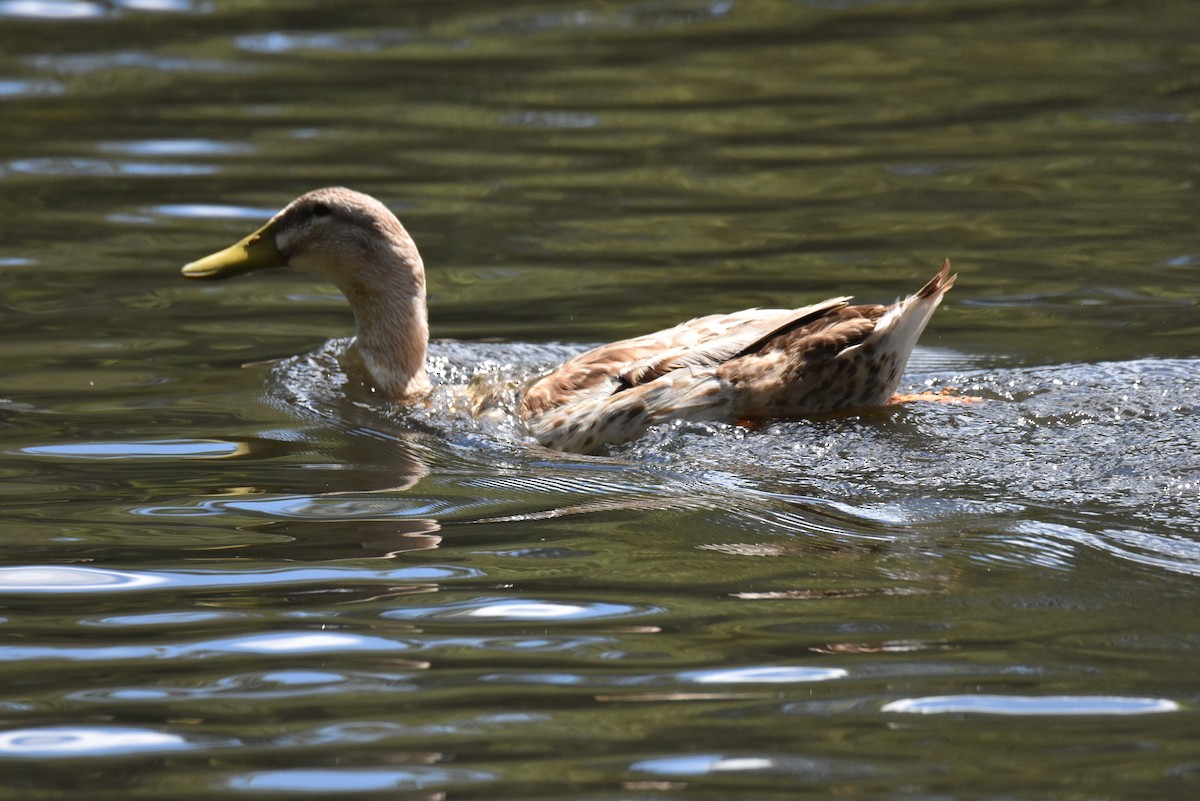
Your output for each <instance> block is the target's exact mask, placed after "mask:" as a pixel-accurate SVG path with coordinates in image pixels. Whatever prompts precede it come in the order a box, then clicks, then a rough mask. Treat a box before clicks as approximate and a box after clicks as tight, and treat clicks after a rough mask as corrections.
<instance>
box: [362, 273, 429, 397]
mask: <svg viewBox="0 0 1200 801" xmlns="http://www.w3.org/2000/svg"><path fill="white" fill-rule="evenodd" d="M394 259H395V261H397V262H399V263H396V264H392V265H381V266H385V267H388V268H389V269H382V270H377V271H373V272H372V274H370V275H369V276H365V278H366V279H367V280H363V281H356V282H354V283H352V284H350V285H348V286H342V287H340V289H341V290H342V292H343V294H345V295H346V298H347V300H349V301H350V306H351V308H352V309H353V310H354V322H355V339H354V347H355V349H356V350H357V351H358V354H359V357H360V358H361V359H362V362H363V366H364V367H366V369H367V372H368V373H369V374H370V376H371V378H372V379H373V380H374V382H375V384H376V386H377V387H378V389H379V390H380V391H382V392H383V393H385V394H386V395H388V396H389V397H392V398H411V397H414V396H419V395H422V394H424V393H426V392H428V391H429V389H430V383H429V373H428V372H427V371H426V369H425V353H426V349H427V348H428V345H429V319H428V313H427V311H426V307H425V270H424V267H423V266H422V264H421V257H420V256H419V255H417V254H416V252H415V249H414V250H413V251H412V252H411V253H396V254H394Z"/></svg>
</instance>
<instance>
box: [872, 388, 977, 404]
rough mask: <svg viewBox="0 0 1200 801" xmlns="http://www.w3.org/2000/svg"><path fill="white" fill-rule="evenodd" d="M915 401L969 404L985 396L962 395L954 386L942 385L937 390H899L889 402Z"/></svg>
mask: <svg viewBox="0 0 1200 801" xmlns="http://www.w3.org/2000/svg"><path fill="white" fill-rule="evenodd" d="M914 401H930V402H933V403H953V404H961V405H967V404H971V403H983V398H981V397H979V396H977V395H960V394H958V390H957V389H955V388H953V387H942V388H941V389H939V390H938V391H937V392H917V393H913V394H908V393H902V392H897V393H896V394H895V395H893V396H892V397H891V398H890V399H889V400H888V403H889V404H892V403H912V402H914Z"/></svg>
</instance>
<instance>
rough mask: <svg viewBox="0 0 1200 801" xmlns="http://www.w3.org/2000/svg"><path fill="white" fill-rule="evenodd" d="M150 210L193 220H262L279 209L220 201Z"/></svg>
mask: <svg viewBox="0 0 1200 801" xmlns="http://www.w3.org/2000/svg"><path fill="white" fill-rule="evenodd" d="M148 211H149V212H150V213H152V214H159V215H162V216H164V217H185V218H187V219H192V220H225V219H228V220H261V219H263V218H264V217H270V216H272V215H273V214H275V212H276V211H278V209H258V208H254V207H252V206H227V205H222V204H218V203H175V204H167V205H163V206H152V207H151V208H150V209H148Z"/></svg>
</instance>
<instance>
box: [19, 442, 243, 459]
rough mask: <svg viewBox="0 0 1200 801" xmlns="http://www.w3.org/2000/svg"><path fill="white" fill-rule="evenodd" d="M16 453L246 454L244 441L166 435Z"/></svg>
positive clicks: (186, 456) (221, 456)
mask: <svg viewBox="0 0 1200 801" xmlns="http://www.w3.org/2000/svg"><path fill="white" fill-rule="evenodd" d="M17 453H24V454H28V455H31V456H50V457H56V458H66V459H118V460H124V459H169V460H172V461H174V460H176V459H228V458H230V457H234V456H245V455H246V454H247V453H249V448H248V447H247V445H246V443H244V442H226V441H224V440H217V439H167V440H149V441H145V442H76V443H70V444H65V445H30V446H28V447H25V448H19V449H18V450H17Z"/></svg>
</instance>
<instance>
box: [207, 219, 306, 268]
mask: <svg viewBox="0 0 1200 801" xmlns="http://www.w3.org/2000/svg"><path fill="white" fill-rule="evenodd" d="M286 263H287V262H286V260H285V259H284V257H283V254H282V253H280V252H279V248H278V247H276V245H275V221H274V220H271V221H270V222H269V223H267V224H266V225H264V226H263V227H262V228H259V229H258V230H257V231H255V232H254V233H252V234H250V236H248V237H246V238H245V239H243V240H242V241H241V242H238V243H237V244H236V245H231V246H229V247H227V248H225V249H224V250H220V251H217V252H216V253H213V254H212V255H211V256H205V257H204V258H202V259H197V260H196V261H194V262H191V263H190V264H185V265H184V266H183V277H184V278H201V279H213V278H228V277H230V276H231V275H241V274H242V273H248V272H250V271H252V270H262V269H265V268H267V267H283V266H285V265H286Z"/></svg>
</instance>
